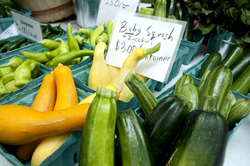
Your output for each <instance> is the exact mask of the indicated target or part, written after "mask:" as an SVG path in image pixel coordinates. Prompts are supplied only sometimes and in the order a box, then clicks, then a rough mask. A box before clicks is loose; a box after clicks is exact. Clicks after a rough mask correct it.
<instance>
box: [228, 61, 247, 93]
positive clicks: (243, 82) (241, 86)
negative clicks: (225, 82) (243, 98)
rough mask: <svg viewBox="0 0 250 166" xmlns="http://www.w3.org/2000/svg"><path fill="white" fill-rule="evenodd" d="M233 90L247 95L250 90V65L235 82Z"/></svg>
mask: <svg viewBox="0 0 250 166" xmlns="http://www.w3.org/2000/svg"><path fill="white" fill-rule="evenodd" d="M231 90H233V91H235V92H238V93H240V94H243V95H247V93H248V92H249V91H250V66H248V67H247V68H246V69H245V70H244V72H243V73H242V74H241V75H240V76H239V77H238V78H237V79H236V80H235V81H234V82H233V84H232V87H231Z"/></svg>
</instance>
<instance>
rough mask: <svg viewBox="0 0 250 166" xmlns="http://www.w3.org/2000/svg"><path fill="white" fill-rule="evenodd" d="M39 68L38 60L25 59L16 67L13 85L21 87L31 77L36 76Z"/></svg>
mask: <svg viewBox="0 0 250 166" xmlns="http://www.w3.org/2000/svg"><path fill="white" fill-rule="evenodd" d="M39 69H40V65H39V62H37V61H35V60H33V59H27V60H26V61H24V62H23V63H22V64H21V65H20V66H18V67H17V68H16V70H15V73H14V85H15V86H16V87H23V86H24V85H26V84H27V83H28V82H30V81H31V80H32V79H34V78H36V76H37V75H38V73H39Z"/></svg>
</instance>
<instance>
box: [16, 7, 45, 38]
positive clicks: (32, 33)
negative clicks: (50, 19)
mask: <svg viewBox="0 0 250 166" xmlns="http://www.w3.org/2000/svg"><path fill="white" fill-rule="evenodd" d="M11 14H12V16H13V19H14V24H15V26H16V29H17V32H18V34H21V35H23V36H26V37H28V38H30V39H33V40H35V41H40V40H43V36H42V31H41V26H40V21H38V20H36V19H34V18H31V17H28V16H25V15H23V14H21V13H19V12H16V11H14V10H11Z"/></svg>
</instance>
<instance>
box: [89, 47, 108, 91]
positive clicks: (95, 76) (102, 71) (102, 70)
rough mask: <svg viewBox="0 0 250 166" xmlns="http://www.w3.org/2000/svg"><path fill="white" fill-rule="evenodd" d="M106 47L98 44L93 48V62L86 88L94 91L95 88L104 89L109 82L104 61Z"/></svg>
mask: <svg viewBox="0 0 250 166" xmlns="http://www.w3.org/2000/svg"><path fill="white" fill-rule="evenodd" d="M106 47H107V45H106V44H105V43H104V42H99V43H98V44H97V45H96V46H95V52H94V57H93V62H92V65H91V68H90V71H89V79H88V86H89V88H90V89H93V90H96V88H97V87H104V86H106V85H108V84H110V82H111V74H110V72H109V69H108V67H107V64H106V62H105V59H104V51H105V49H106Z"/></svg>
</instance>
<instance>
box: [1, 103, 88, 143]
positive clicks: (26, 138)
mask: <svg viewBox="0 0 250 166" xmlns="http://www.w3.org/2000/svg"><path fill="white" fill-rule="evenodd" d="M89 105H90V103H84V104H80V105H77V106H73V107H69V108H66V109H62V110H58V111H52V112H39V111H37V110H35V109H33V108H31V107H28V106H22V105H1V106H0V110H1V111H0V143H3V144H7V145H23V144H26V143H29V142H32V141H34V140H36V139H38V138H40V137H45V136H52V135H58V134H62V133H66V132H71V131H79V130H82V128H83V124H84V121H85V118H86V115H87V112H88V108H89Z"/></svg>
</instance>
